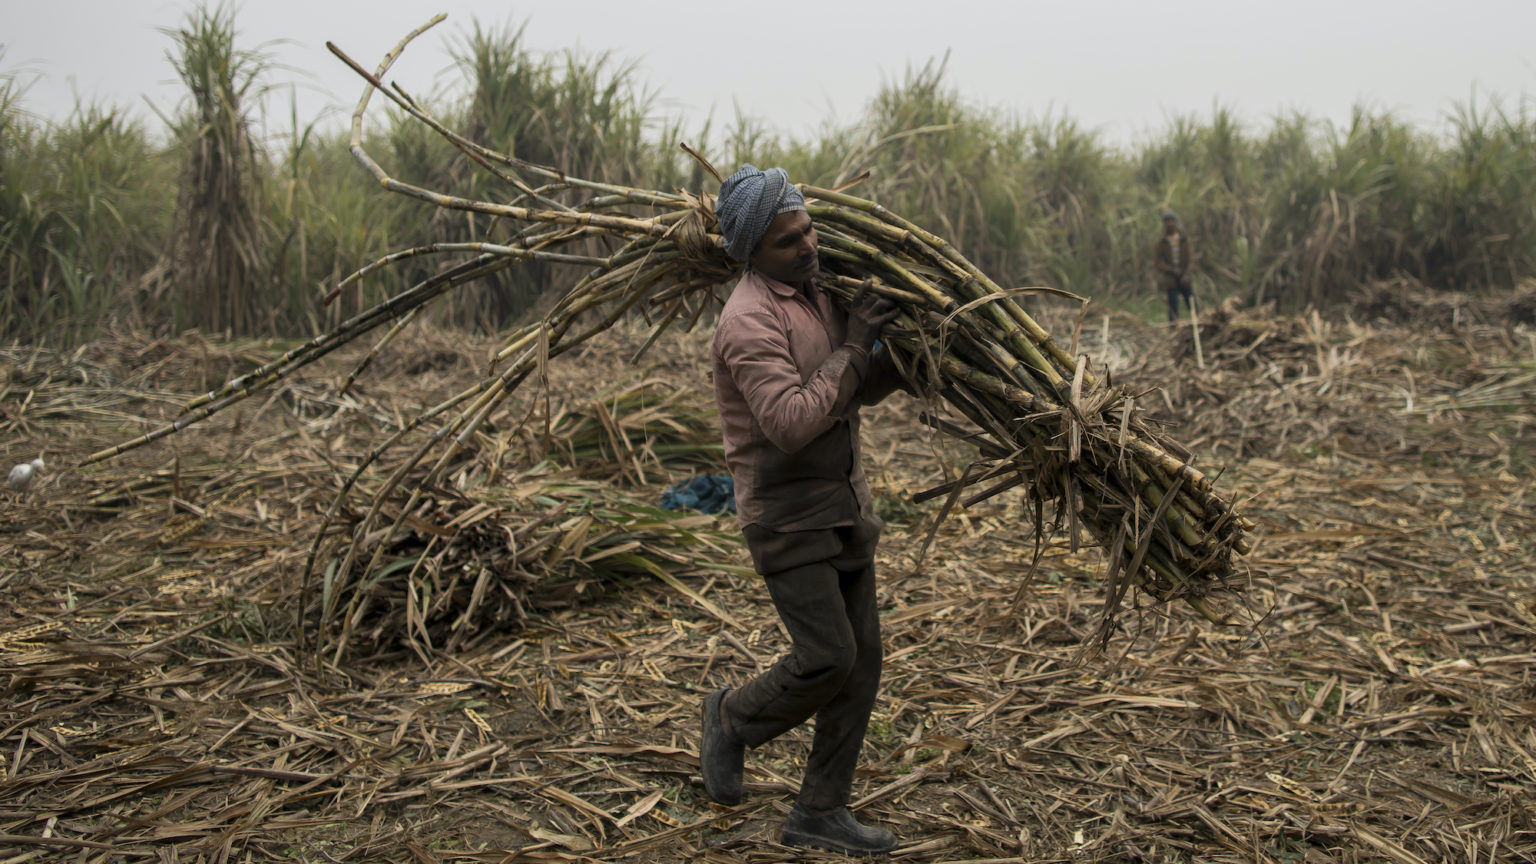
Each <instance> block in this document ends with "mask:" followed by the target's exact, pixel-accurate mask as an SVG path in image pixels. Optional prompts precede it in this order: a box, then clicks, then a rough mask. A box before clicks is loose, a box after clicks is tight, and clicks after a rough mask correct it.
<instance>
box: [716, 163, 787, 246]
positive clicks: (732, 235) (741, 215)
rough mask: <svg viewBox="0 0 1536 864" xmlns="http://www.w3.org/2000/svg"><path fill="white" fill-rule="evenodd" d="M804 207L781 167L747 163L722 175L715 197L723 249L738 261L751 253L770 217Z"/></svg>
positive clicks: (771, 218) (764, 230) (764, 231)
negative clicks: (763, 168) (737, 169)
mask: <svg viewBox="0 0 1536 864" xmlns="http://www.w3.org/2000/svg"><path fill="white" fill-rule="evenodd" d="M804 209H805V196H804V195H801V194H800V190H799V189H797V188H795V186H794V184H792V183H790V182H789V175H788V174H786V173H785V172H784V169H783V168H770V169H768V170H767V171H759V170H758V169H757V166H755V165H752V164H750V163H749V164H746V165H743V166H741V170H740V171H737V172H736V173H735V174H732V175H731V176H729V177H727V178H725V182H724V183H721V184H720V195H719V197H718V198H716V199H715V219H716V220H718V221H719V223H720V233H721V235H722V236H724V237H725V251H726V253H727V254H729V255H730V256H731V257H732V258H735V259H736V260H737V261H745V260H747V258H749V257H750V256H751V255H752V250H753V249H756V248H757V244H758V243H759V242H761V241H762V239H763V235H764V234H767V233H768V224H769V223H770V222H772V221H773V217H775V216H777V215H779V214H780V213H788V212H790V211H791V210H804Z"/></svg>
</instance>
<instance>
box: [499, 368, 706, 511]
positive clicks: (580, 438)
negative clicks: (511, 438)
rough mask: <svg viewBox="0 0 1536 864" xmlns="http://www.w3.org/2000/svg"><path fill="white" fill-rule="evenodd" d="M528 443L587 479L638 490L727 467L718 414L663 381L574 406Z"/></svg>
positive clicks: (557, 412)
mask: <svg viewBox="0 0 1536 864" xmlns="http://www.w3.org/2000/svg"><path fill="white" fill-rule="evenodd" d="M530 425H532V424H530ZM526 436H527V437H528V438H529V439H530V441H529V443H530V444H533V445H536V446H540V448H541V449H542V450H543V451H544V452H547V453H549V454H550V455H551V457H557V458H559V459H560V460H561V461H562V462H564V463H565V464H567V465H570V466H571V467H573V468H577V469H579V470H580V471H581V472H582V474H583V475H587V476H598V477H608V478H611V479H615V480H625V481H628V482H631V483H635V484H638V485H645V484H647V483H650V482H651V481H652V480H654V479H656V478H657V477H664V476H667V475H668V474H671V473H676V472H677V471H679V470H697V469H701V468H715V469H720V468H723V467H724V464H725V455H724V451H725V447H724V445H723V444H721V442H720V430H719V427H718V424H717V423H716V421H715V412H714V406H713V405H710V404H707V402H706V401H705V400H704V399H701V398H699V396H698V395H697V394H696V393H694V392H693V391H689V390H685V389H682V388H679V387H676V386H674V385H672V384H670V383H668V382H667V381H665V380H663V379H660V378H639V379H632V380H628V381H622V382H620V383H618V384H615V385H611V386H609V387H604V388H602V389H600V390H599V391H598V392H597V393H596V394H594V395H590V396H586V397H583V398H580V399H577V400H573V401H572V402H570V403H568V404H566V405H563V406H561V407H559V408H557V409H554V410H553V411H552V414H551V416H550V417H549V418H548V421H547V423H546V425H545V426H544V427H543V428H540V429H529V430H528V431H527V432H526Z"/></svg>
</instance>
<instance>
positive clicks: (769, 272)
mask: <svg viewBox="0 0 1536 864" xmlns="http://www.w3.org/2000/svg"><path fill="white" fill-rule="evenodd" d="M750 260H751V263H752V269H753V270H756V271H757V272H759V273H761V274H763V275H764V276H767V277H768V278H769V279H776V280H778V281H780V282H783V283H784V284H786V285H803V284H805V283H806V282H809V281H810V280H811V279H813V278H814V277H815V276H816V270H817V268H818V267H819V266H820V263H821V262H820V259H819V258H818V257H817V254H816V226H815V225H813V224H811V216H810V214H808V213H806V212H805V211H804V210H791V211H790V212H788V213H780V214H779V215H777V216H775V217H773V221H772V222H770V223H769V224H768V233H767V234H764V235H763V239H762V241H761V242H759V243H758V244H757V248H756V249H754V250H752V257H751V259H750Z"/></svg>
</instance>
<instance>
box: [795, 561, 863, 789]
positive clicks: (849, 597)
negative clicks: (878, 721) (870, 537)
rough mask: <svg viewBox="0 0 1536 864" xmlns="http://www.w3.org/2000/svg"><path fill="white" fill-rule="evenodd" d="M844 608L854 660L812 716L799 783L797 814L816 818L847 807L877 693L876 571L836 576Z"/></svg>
mask: <svg viewBox="0 0 1536 864" xmlns="http://www.w3.org/2000/svg"><path fill="white" fill-rule="evenodd" d="M838 587H839V590H840V593H841V594H842V601H843V603H842V605H843V610H844V613H845V614H846V616H847V619H848V626H849V628H850V629H851V631H852V633H853V643H854V650H855V659H854V662H853V668H852V669H851V670H850V671H849V673H848V676H847V678H845V679H844V681H843V686H842V687H841V688H840V689H839V690H838V691H837V694H836V695H835V696H833V697H832V699H831V701H829V702H827V703H826V704H825V705H823V706H822V708H821V710H820V711H818V712H817V713H816V736H815V738H814V740H813V743H812V744H811V755H810V758H809V759H808V760H806V765H805V778H804V779H803V780H802V781H801V783H800V798H799V804H800V808H801V809H802V810H804V811H805V812H806V813H808V814H811V815H819V814H823V813H827V812H829V811H832V810H836V809H838V808H841V807H846V806H847V805H848V795H849V790H850V788H851V787H852V785H853V770H854V767H855V766H856V765H857V764H858V760H859V751H860V749H861V748H862V747H863V744H864V733H865V731H866V730H867V729H868V728H869V715H870V713H871V712H872V711H873V710H874V706H875V696H876V694H877V692H878V691H879V689H880V664H881V661H882V659H883V656H884V655H883V653H882V649H881V646H880V616H879V614H878V612H877V611H876V608H875V568H874V566H873V565H870V566H867V567H865V568H864V569H863V570H860V571H853V572H849V571H839V573H838Z"/></svg>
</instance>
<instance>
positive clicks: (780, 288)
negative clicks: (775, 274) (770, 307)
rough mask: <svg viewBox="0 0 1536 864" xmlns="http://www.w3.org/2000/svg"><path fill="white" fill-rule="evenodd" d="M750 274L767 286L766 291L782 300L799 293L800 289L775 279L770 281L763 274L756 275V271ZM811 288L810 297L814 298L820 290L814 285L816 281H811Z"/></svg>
mask: <svg viewBox="0 0 1536 864" xmlns="http://www.w3.org/2000/svg"><path fill="white" fill-rule="evenodd" d="M752 274H753V275H754V276H756V277H757V278H759V279H761V280H763V284H764V285H767V286H768V290H770V291H772V292H773V293H775V294H777V295H779V296H780V297H784V298H786V299H787V298H790V297H794V296H795V295H796V294H799V293H800V289H799V288H796V287H795V286H793V285H790V284H788V283H786V282H780V281H779V280H777V279H770V278H768V277H767V276H764V275H763V274H761V273H758V272H757V271H756V270H754V271H752ZM811 288H812V289H813V290H812V291H811V296H812V297H814V296H816V294H817V293H818V292H819V289H820V286H818V285H817V284H816V280H815V279H812V280H811Z"/></svg>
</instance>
